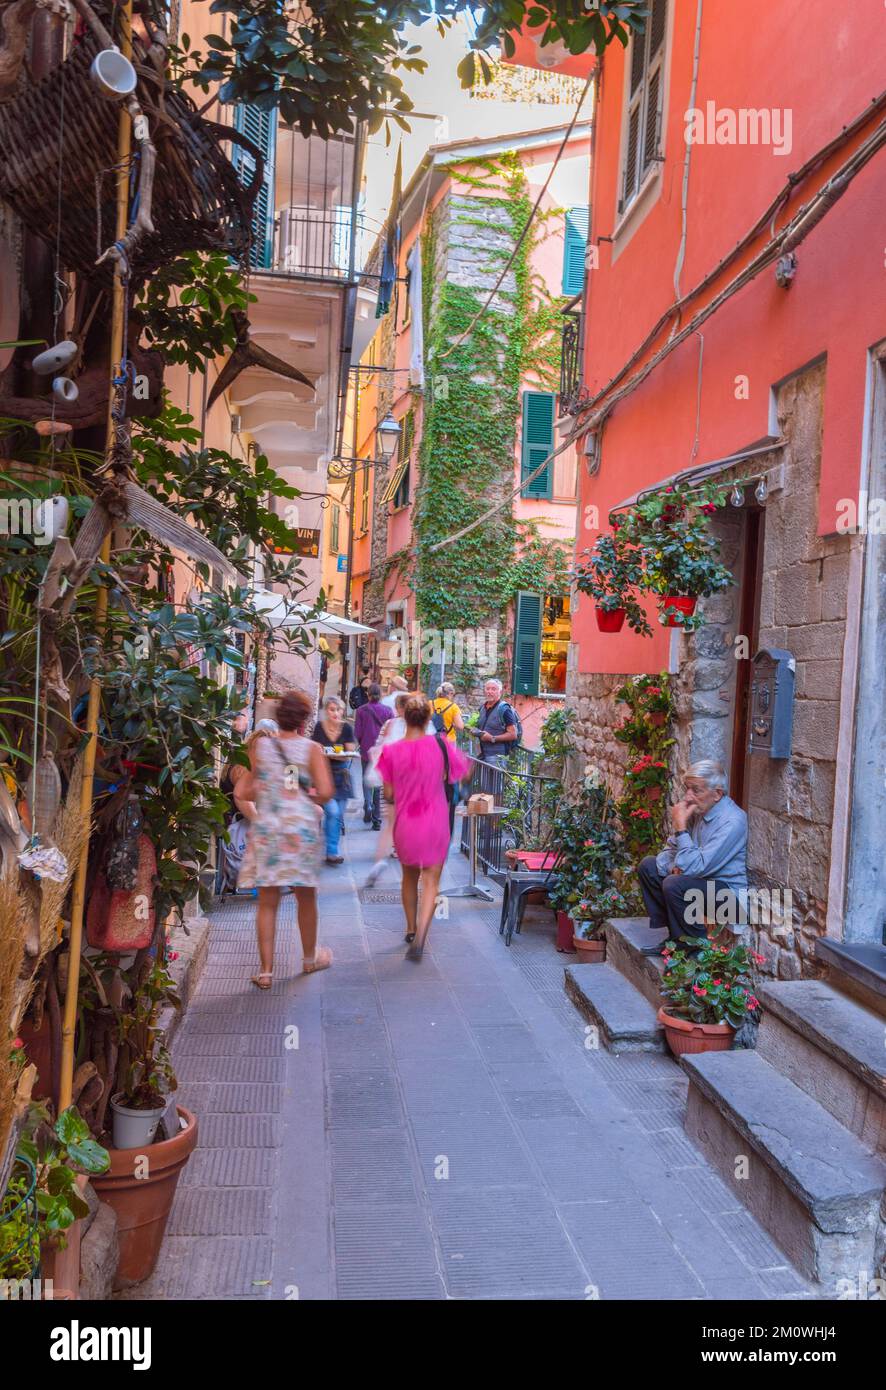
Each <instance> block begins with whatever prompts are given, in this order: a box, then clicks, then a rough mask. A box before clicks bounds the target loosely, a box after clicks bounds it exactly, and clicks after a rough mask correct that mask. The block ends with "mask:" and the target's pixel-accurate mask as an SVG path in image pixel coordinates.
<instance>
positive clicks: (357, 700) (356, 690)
mask: <svg viewBox="0 0 886 1390" xmlns="http://www.w3.org/2000/svg"><path fill="white" fill-rule="evenodd" d="M369 684H370V678H369V667H368V666H364V667H362V669H361V671H360V679H359V680H358V681H357V684H356V685H354V686H352V687H351V693H350V695H349V696H348V704H349V705H350V706H351V709H352V710H353V711H354V713H355V714H356V712H357V710H358V709H359V708H360V706H361V705H365V704H366V703H367V702H368V700H369Z"/></svg>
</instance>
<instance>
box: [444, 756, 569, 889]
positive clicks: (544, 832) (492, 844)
mask: <svg viewBox="0 0 886 1390" xmlns="http://www.w3.org/2000/svg"><path fill="white" fill-rule="evenodd" d="M459 743H460V744H461V745H462V751H463V752H464V753H465V754H466V755H467V757H468V758H470V760H471V765H472V766H471V782H470V792H469V793H468V794H469V795H473V793H474V792H486V793H489V794H491V795H492V796H493V798H494V804H495V805H496V806H504V807H507V809H508V814H507V815H506V816H481V817H480V818H479V825H478V827H477V861H478V863H479V865H480V867H481V868H482V870H483V872H484V873H485V874H487V875H488V876H489V877H490V878H492V879H501V878H503V877H504V875H505V874H506V873H507V869H508V865H507V860H506V858H505V854H506V852H507V851H508V850H509V849H523V848H526V847H529V848H532V849H546V848H549V847H550V846H549V844H548V841H549V839H550V835H551V820H552V817H553V812H554V808H555V804H556V800H557V798H558V797H559V794H560V792H561V790H562V784H561V783H560V782H559V780H558V779H557V778H555V777H546V776H541V775H539V774H538V773H536V772H534V771H533V767H534V765H535V764H536V763H537V762H538V760H539V757H540V756H541V755H540V754H539V753H536V752H533V751H531V750H530V749H528V748H518V749H516V751H515V752H514V753H512V754H511V755H510V756H509V757H508V758H507V759H506V760H505V761H504V762H503V763H490V762H484V761H483V760H482V759H480V758H477V757H475V756H474V755H473V754H472V753H471V752H470V751H469V750H468V748H466V747H464V744H463V741H462V740H461V739H460V740H459ZM548 789H550V790H548ZM463 794H464V793H463ZM468 832H469V824H468V818H467V816H466V817H464V819H463V820H462V827H461V843H460V848H461V851H462V853H463V854H467V852H468Z"/></svg>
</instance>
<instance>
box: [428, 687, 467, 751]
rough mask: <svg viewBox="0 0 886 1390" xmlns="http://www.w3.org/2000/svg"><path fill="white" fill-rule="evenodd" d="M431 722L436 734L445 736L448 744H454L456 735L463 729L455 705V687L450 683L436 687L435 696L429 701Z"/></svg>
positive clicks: (461, 720) (463, 722) (461, 719)
mask: <svg viewBox="0 0 886 1390" xmlns="http://www.w3.org/2000/svg"><path fill="white" fill-rule="evenodd" d="M431 721H432V723H433V725H434V728H435V730H436V732H437V733H439V734H445V736H446V738H447V739H448V740H449V742H450V743H455V740H456V734H459V733H461V731H462V729H463V728H464V726H465V721H464V719H463V718H462V712H461V710H460V709H459V707H458V705H457V704H456V703H455V686H454V685H453V684H452V682H451V681H444V682H443V684H442V685H438V686H437V694H436V695H435V697H434V699H433V700H432V701H431Z"/></svg>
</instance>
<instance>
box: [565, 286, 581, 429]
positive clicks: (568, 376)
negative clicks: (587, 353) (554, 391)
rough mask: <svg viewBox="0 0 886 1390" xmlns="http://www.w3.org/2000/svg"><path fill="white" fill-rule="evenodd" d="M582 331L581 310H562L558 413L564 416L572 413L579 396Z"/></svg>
mask: <svg viewBox="0 0 886 1390" xmlns="http://www.w3.org/2000/svg"><path fill="white" fill-rule="evenodd" d="M583 331H584V315H583V314H582V312H581V308H580V307H578V306H576V307H574V308H570V309H564V311H563V329H562V335H561V339H560V412H561V414H564V415H571V414H573V413H574V411H575V410H576V409H577V407H578V403H579V398H580V396H581V388H582V334H583Z"/></svg>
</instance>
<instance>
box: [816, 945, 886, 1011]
mask: <svg viewBox="0 0 886 1390" xmlns="http://www.w3.org/2000/svg"><path fill="white" fill-rule="evenodd" d="M815 954H816V957H817V958H818V959H819V960H820V961H822V962H823V963H824V964H825V965H826V966H827V970H828V975H827V978H828V983H829V984H832V985H835V986H836V987H837V989H840V990H842V991H843V993H844V994H851V995H852V996H853V998H855V999H858V1000H859V1001H860V1002H861V1003H862V1004H864V1006H865V1008H867V1009H873V1010H874V1013H877V1014H879V1015H880V1017H881V1018H886V946H876V945H875V944H874V943H873V942H870V943H868V942H863V941H832V940H830V939H829V938H828V937H826V936H820V937H819V938H818V940H817V941H816V943H815Z"/></svg>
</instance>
